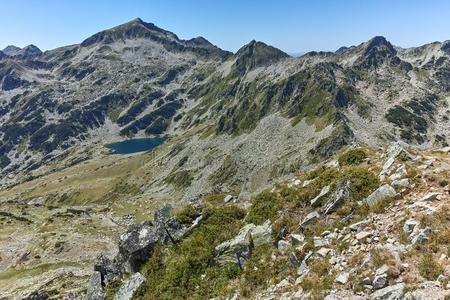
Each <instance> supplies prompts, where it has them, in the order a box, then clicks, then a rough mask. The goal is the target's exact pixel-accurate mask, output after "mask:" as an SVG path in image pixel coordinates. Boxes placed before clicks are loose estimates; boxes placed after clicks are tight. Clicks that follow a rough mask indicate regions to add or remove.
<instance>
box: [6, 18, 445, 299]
mask: <svg viewBox="0 0 450 300" xmlns="http://www.w3.org/2000/svg"><path fill="white" fill-rule="evenodd" d="M449 118H450V41H442V42H434V43H430V44H426V45H423V46H419V47H414V48H401V47H397V46H395V45H393V44H391V43H390V42H389V41H388V40H386V39H385V38H384V37H382V36H377V37H374V38H372V39H370V40H369V41H365V42H362V43H361V44H359V45H356V46H349V47H341V48H339V49H338V50H337V51H335V52H309V53H306V54H304V55H302V56H300V57H291V56H290V55H288V54H286V53H284V52H283V51H281V50H279V49H277V48H275V47H273V46H270V45H267V44H265V43H263V42H259V41H254V40H253V41H250V42H249V43H248V44H247V45H244V46H242V47H241V48H240V49H239V50H238V51H237V52H236V53H231V52H229V51H225V50H222V49H220V48H219V47H217V46H215V45H213V44H212V43H210V42H209V41H208V40H206V39H205V38H203V37H196V38H192V39H189V40H184V39H180V38H179V37H178V36H177V35H176V34H175V33H172V32H170V31H167V30H164V29H162V28H159V27H158V26H156V25H154V24H152V23H147V22H144V21H143V20H141V19H139V18H138V19H134V20H131V21H130V22H128V23H125V24H122V25H119V26H116V27H114V28H111V29H107V30H104V31H101V32H99V33H96V34H94V35H92V36H91V37H88V38H86V39H85V40H84V41H81V42H80V43H79V44H74V45H70V46H65V47H61V48H57V49H53V50H48V51H44V52H42V51H41V50H40V49H39V48H38V47H37V46H34V45H29V46H26V47H24V48H19V47H16V46H7V47H6V48H5V49H3V50H1V51H0V224H1V226H0V299H86V300H100V299H102V300H103V299H117V300H119V299H286V300H287V299H328V300H331V299H411V300H412V299H448V298H449V297H450V283H449V282H450V258H449V256H450V248H449V245H450V235H449V232H450V188H449V184H450V148H449V143H450V119H449ZM138 138H158V139H160V138H162V139H160V141H164V142H163V143H162V144H161V145H159V143H158V146H155V147H154V148H152V149H151V150H150V151H144V152H137V153H132V154H126V155H124V154H119V153H114V152H112V151H111V150H110V149H109V148H108V147H106V146H108V145H109V144H110V143H114V142H120V141H122V140H127V139H138ZM127 153H129V152H127Z"/></svg>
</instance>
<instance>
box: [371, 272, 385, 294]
mask: <svg viewBox="0 0 450 300" xmlns="http://www.w3.org/2000/svg"><path fill="white" fill-rule="evenodd" d="M387 281H388V276H387V274H385V273H382V274H379V275H375V277H374V278H373V281H372V287H373V289H374V290H379V289H381V288H384V287H385V286H386V284H387Z"/></svg>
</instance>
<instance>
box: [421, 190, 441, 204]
mask: <svg viewBox="0 0 450 300" xmlns="http://www.w3.org/2000/svg"><path fill="white" fill-rule="evenodd" d="M438 195H439V193H436V192H434V193H429V194H427V195H425V196H423V198H422V199H420V201H424V202H426V201H432V200H435V199H436V198H437V196H438Z"/></svg>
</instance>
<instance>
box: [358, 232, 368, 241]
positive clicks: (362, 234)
mask: <svg viewBox="0 0 450 300" xmlns="http://www.w3.org/2000/svg"><path fill="white" fill-rule="evenodd" d="M371 236H372V232H369V231H361V232H358V233H357V234H356V239H357V240H358V241H361V240H364V239H366V238H368V237H371Z"/></svg>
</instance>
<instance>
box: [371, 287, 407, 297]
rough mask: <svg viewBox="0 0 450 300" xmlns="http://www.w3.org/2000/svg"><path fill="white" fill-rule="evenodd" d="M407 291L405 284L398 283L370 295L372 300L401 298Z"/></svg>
mask: <svg viewBox="0 0 450 300" xmlns="http://www.w3.org/2000/svg"><path fill="white" fill-rule="evenodd" d="M404 291H405V284H404V283H398V284H396V285H391V286H388V287H385V288H382V289H379V290H377V291H375V292H373V293H372V294H371V295H370V299H371V300H400V299H402V297H403V294H404Z"/></svg>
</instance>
